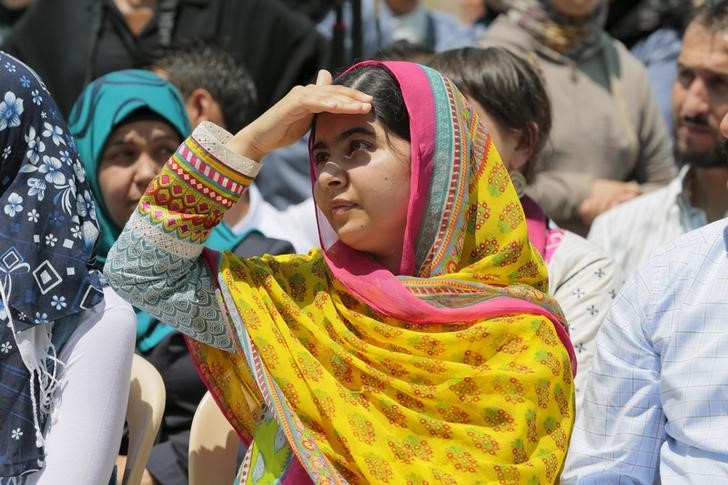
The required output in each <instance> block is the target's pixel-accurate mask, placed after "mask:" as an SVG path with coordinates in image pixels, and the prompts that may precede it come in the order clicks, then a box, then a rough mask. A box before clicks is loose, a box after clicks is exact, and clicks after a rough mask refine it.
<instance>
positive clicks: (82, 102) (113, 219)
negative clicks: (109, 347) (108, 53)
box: [69, 70, 205, 483]
mask: <svg viewBox="0 0 728 485" xmlns="http://www.w3.org/2000/svg"><path fill="white" fill-rule="evenodd" d="M69 125H70V131H71V134H72V135H73V137H74V139H75V142H76V147H77V149H78V154H79V158H80V159H81V161H82V163H83V165H84V168H85V170H86V177H87V178H88V182H89V185H90V186H91V190H92V192H93V196H94V199H95V202H96V207H97V212H98V221H99V226H100V228H101V235H100V237H99V245H98V257H97V262H98V264H99V265H101V266H103V264H104V262H105V261H106V255H107V253H108V251H109V248H111V246H112V245H113V244H114V241H116V239H117V238H118V236H119V234H120V232H121V229H122V228H123V227H124V224H126V221H127V220H128V219H129V217H130V216H131V214H132V213H133V211H134V209H135V208H136V205H137V202H138V201H139V199H140V198H141V196H142V194H143V193H144V191H145V189H146V186H147V185H148V183H149V182H150V181H151V179H152V178H153V177H154V176H155V175H156V174H157V173H158V172H159V171H160V170H161V168H162V165H163V164H164V163H165V162H166V161H167V159H168V158H169V157H170V156H171V155H172V154H173V153H174V151H175V150H176V149H177V147H178V146H179V144H180V143H181V142H182V140H184V139H185V138H186V137H187V136H188V135H189V134H190V133H191V131H192V129H191V127H190V123H189V121H188V118H187V113H186V111H185V106H184V103H183V101H182V98H181V97H180V94H179V92H178V91H177V89H176V88H175V87H174V86H172V85H171V84H170V83H169V82H167V81H165V80H163V79H162V78H160V77H159V76H157V75H155V74H153V73H151V72H148V71H141V70H125V71H118V72H113V73H110V74H107V75H105V76H103V77H101V78H99V79H97V80H95V81H94V82H92V83H91V84H89V86H88V87H87V88H86V89H85V90H84V91H83V92H82V93H81V96H80V97H79V98H78V100H76V103H75V104H74V106H73V110H72V111H71V116H70V120H69ZM136 347H137V352H139V353H140V354H142V355H143V356H144V357H146V358H147V359H148V360H149V361H150V362H151V363H152V364H153V365H154V366H155V367H156V368H157V370H159V372H160V373H161V374H162V378H163V379H164V382H165V386H166V387H167V405H166V409H165V414H164V419H163V422H162V427H161V430H160V442H161V443H160V444H157V445H155V449H154V450H153V451H152V456H151V458H150V462H149V463H150V464H149V465H148V466H149V467H150V469H151V466H152V463H157V465H158V466H159V467H161V468H167V467H174V466H175V465H174V464H175V463H176V462H177V460H176V458H174V457H170V452H169V451H168V449H169V448H170V447H172V448H175V449H176V448H178V447H181V445H174V446H173V443H176V442H179V441H184V442H185V446H186V441H185V436H186V435H185V434H186V433H187V432H188V430H189V423H191V420H192V416H193V413H194V410H195V408H196V406H197V403H198V402H199V400H200V398H201V397H202V396H203V394H204V392H205V387H204V384H203V383H202V381H201V380H200V378H199V377H198V375H197V372H196V370H195V368H194V366H193V364H192V362H191V359H190V358H189V354H188V352H187V349H186V347H185V345H184V342H183V340H182V335H181V334H179V333H178V332H177V331H176V330H174V329H173V328H172V327H170V326H168V325H165V324H164V323H161V322H158V321H156V320H155V319H154V318H153V317H151V316H150V315H149V314H147V313H145V312H142V311H139V310H137V341H136ZM180 434H181V435H182V436H183V438H182V439H181V440H179V439H177V438H176V437H177V436H178V435H180ZM184 453H185V455H186V454H187V451H186V448H185V452H184ZM158 478H160V479H163V477H162V476H160V477H158ZM165 483H167V482H165Z"/></svg>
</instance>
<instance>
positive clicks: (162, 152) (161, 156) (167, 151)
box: [154, 147, 175, 162]
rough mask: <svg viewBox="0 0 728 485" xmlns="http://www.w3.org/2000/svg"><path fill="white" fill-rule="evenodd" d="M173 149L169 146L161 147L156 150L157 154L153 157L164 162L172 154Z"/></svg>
mask: <svg viewBox="0 0 728 485" xmlns="http://www.w3.org/2000/svg"><path fill="white" fill-rule="evenodd" d="M174 152H175V150H174V149H172V148H170V147H162V148H160V149H158V150H157V154H156V156H155V157H154V158H155V159H156V160H162V161H163V162H166V161H167V160H169V157H171V156H172V155H173V154H174Z"/></svg>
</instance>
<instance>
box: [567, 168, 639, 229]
mask: <svg viewBox="0 0 728 485" xmlns="http://www.w3.org/2000/svg"><path fill="white" fill-rule="evenodd" d="M641 193H642V189H641V188H640V186H639V185H638V184H637V183H636V182H620V181H618V180H608V179H596V180H594V181H593V182H592V185H591V192H590V194H589V197H587V198H586V199H584V201H583V202H582V203H581V205H580V206H579V217H581V220H582V222H584V224H586V225H588V226H590V225H591V223H592V222H593V221H594V219H595V218H596V217H597V216H598V215H599V214H601V213H602V212H604V211H606V210H608V209H611V208H612V207H614V206H616V205H618V204H621V203H622V202H626V201H628V200H629V199H632V198H634V197H637V196H638V195H640V194H641Z"/></svg>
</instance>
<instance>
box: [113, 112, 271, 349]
mask: <svg viewBox="0 0 728 485" xmlns="http://www.w3.org/2000/svg"><path fill="white" fill-rule="evenodd" d="M230 137H231V135H230V134H229V133H227V132H226V131H225V130H222V129H221V128H219V127H217V126H216V125H214V124H212V123H203V124H201V125H200V126H199V127H198V128H197V129H196V130H195V131H194V133H193V134H192V135H191V136H190V137H189V138H187V140H185V141H184V143H182V144H181V145H180V147H179V148H178V149H177V151H176V152H175V154H174V155H173V156H172V157H171V158H170V159H169V161H168V162H167V163H166V165H165V166H164V167H163V168H162V171H161V173H160V174H159V175H158V176H157V177H156V178H154V180H152V182H151V183H150V184H149V187H148V188H147V191H146V193H145V194H144V196H143V197H142V198H141V200H140V201H139V205H138V206H137V209H136V211H135V212H134V214H133V215H132V217H131V219H129V222H128V223H127V224H126V226H125V227H124V230H123V231H122V233H121V235H120V236H119V239H118V240H117V241H116V243H115V244H114V246H113V247H112V248H111V251H110V252H109V255H108V257H107V261H106V267H105V268H104V271H105V273H106V276H107V279H108V281H109V284H110V285H111V286H112V287H113V288H114V289H115V290H116V291H117V292H119V294H121V295H122V296H123V297H124V298H125V299H126V300H128V301H129V302H131V303H132V304H133V305H134V306H136V307H138V308H141V309H143V310H145V311H147V312H149V313H150V314H152V315H153V316H155V317H156V318H158V319H159V320H160V321H162V322H164V323H168V324H170V325H172V326H175V327H177V328H178V329H179V330H180V331H182V332H184V333H186V334H188V335H190V336H191V337H193V338H195V339H197V340H200V341H202V342H204V343H207V344H210V345H214V346H216V347H220V348H223V349H231V348H232V343H231V341H230V338H229V337H228V335H227V332H226V330H225V327H224V325H223V320H222V318H223V313H222V312H221V310H220V305H219V303H218V301H217V297H216V292H215V291H216V284H215V275H214V274H212V272H211V271H210V270H209V268H208V267H207V265H206V264H205V263H204V262H203V261H202V260H201V259H200V253H201V252H202V249H203V247H204V244H205V241H206V240H207V238H208V236H209V234H210V231H212V229H213V228H214V227H215V226H216V225H217V224H218V223H220V221H222V217H223V215H224V214H225V211H226V210H227V209H229V208H230V207H232V206H233V205H234V204H235V203H236V202H237V201H238V199H239V198H240V196H241V194H242V193H243V191H244V190H245V189H246V188H247V187H248V186H249V185H250V184H251V183H252V181H253V180H254V178H255V176H256V175H257V173H258V170H259V169H260V164H259V163H258V162H255V161H253V160H249V159H247V158H244V157H241V156H240V155H238V154H236V153H233V152H231V151H230V150H228V149H227V148H225V146H224V145H225V143H226V142H227V141H228V140H229V138H230Z"/></svg>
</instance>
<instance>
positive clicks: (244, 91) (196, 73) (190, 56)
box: [151, 40, 258, 133]
mask: <svg viewBox="0 0 728 485" xmlns="http://www.w3.org/2000/svg"><path fill="white" fill-rule="evenodd" d="M151 67H153V68H159V69H162V70H164V71H165V72H166V73H167V76H168V78H169V82H171V83H172V84H174V85H175V86H176V87H177V89H179V90H180V92H181V93H182V97H183V98H184V99H187V98H188V97H189V95H190V94H192V91H194V90H195V89H198V88H203V89H206V90H208V91H209V92H210V94H211V95H212V97H213V98H215V101H217V103H218V104H219V105H220V110H221V111H222V116H223V119H224V120H225V125H226V128H227V129H228V130H229V131H231V132H233V133H235V132H236V131H238V130H240V129H241V128H243V127H244V126H245V125H247V124H248V123H250V122H251V121H252V120H253V119H254V118H255V116H256V114H257V111H258V95H257V91H256V89H255V84H254V83H253V78H252V77H251V76H250V74H249V73H248V71H247V70H246V69H245V68H243V67H242V66H241V65H239V64H238V63H237V62H236V61H235V58H234V57H233V56H232V54H230V52H228V51H227V50H226V49H225V48H223V47H222V46H221V45H219V44H217V43H215V42H213V41H208V40H194V41H188V42H182V43H179V44H175V45H172V46H169V47H164V48H161V49H160V50H158V51H157V52H156V53H155V54H154V56H153V60H152V62H151Z"/></svg>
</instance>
